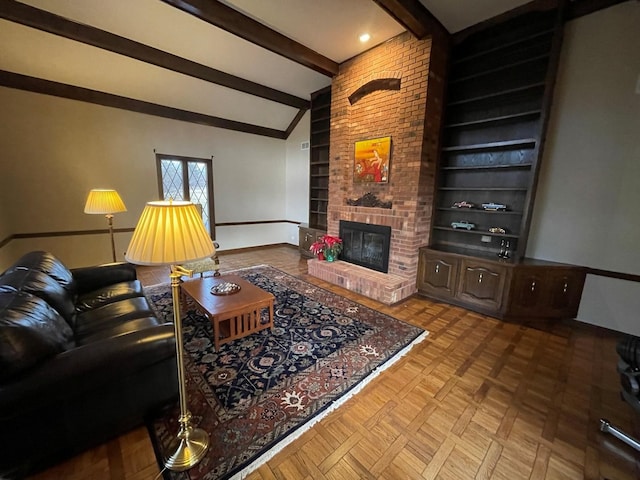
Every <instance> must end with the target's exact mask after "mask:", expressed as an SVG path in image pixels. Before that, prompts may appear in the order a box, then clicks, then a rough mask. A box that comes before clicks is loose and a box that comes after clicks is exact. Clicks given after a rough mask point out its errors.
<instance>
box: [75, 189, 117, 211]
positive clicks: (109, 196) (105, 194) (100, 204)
mask: <svg viewBox="0 0 640 480" xmlns="http://www.w3.org/2000/svg"><path fill="white" fill-rule="evenodd" d="M126 211H127V207H125V205H124V202H123V201H122V198H120V195H118V192H116V191H115V190H108V189H102V188H95V189H93V190H91V191H90V192H89V195H88V196H87V203H86V204H85V205H84V213H101V214H103V215H107V214H111V213H119V212H126Z"/></svg>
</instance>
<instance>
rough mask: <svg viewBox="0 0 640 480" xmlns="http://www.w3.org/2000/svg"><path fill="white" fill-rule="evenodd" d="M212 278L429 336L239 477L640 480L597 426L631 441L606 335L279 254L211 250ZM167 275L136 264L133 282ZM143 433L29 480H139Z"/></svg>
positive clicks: (639, 472) (150, 475) (628, 456)
mask: <svg viewBox="0 0 640 480" xmlns="http://www.w3.org/2000/svg"><path fill="white" fill-rule="evenodd" d="M220 257H221V258H220V261H221V270H222V272H224V271H229V270H233V269H235V268H241V267H245V266H251V265H257V264H264V263H268V264H271V265H273V266H275V267H277V268H280V269H281V270H284V271H286V272H288V273H291V274H293V275H297V276H300V277H301V278H304V279H305V280H307V281H309V282H311V283H314V284H317V285H319V286H321V287H324V288H327V289H329V290H332V291H334V292H336V293H339V294H341V295H344V296H346V297H349V298H352V299H354V300H357V301H359V302H360V303H363V304H365V305H367V306H369V307H372V308H375V309H378V310H380V311H381V312H384V313H386V314H389V315H392V316H394V317H396V318H399V319H401V320H404V321H406V322H409V323H413V324H415V325H419V326H421V327H423V328H425V329H427V330H429V332H430V335H429V337H428V338H427V339H426V340H425V341H424V342H422V343H421V344H419V345H417V346H415V347H414V348H413V349H412V350H411V351H410V352H409V354H408V355H406V356H405V357H404V358H403V359H401V360H400V361H399V362H397V363H396V364H395V365H393V366H392V367H391V368H389V369H388V370H387V371H385V372H383V373H382V374H381V375H380V376H379V377H378V378H377V379H375V380H374V381H373V382H372V383H371V384H369V385H368V386H367V387H366V388H365V389H363V390H362V391H361V392H360V393H359V394H357V395H356V396H354V397H353V398H352V399H350V400H349V401H348V402H347V403H346V404H345V405H343V406H342V407H340V408H339V409H337V410H336V411H335V412H333V413H332V414H330V415H329V416H328V417H326V418H325V419H324V420H323V421H321V422H319V423H318V424H316V425H315V426H314V427H313V428H312V429H310V430H309V431H307V432H306V433H304V434H303V435H302V436H301V437H300V438H299V439H297V440H296V441H295V442H293V443H292V444H291V445H289V446H288V447H286V448H285V449H284V450H283V451H282V452H280V453H279V454H278V455H277V456H275V457H274V458H273V459H272V460H270V461H269V462H268V463H267V464H265V465H263V466H262V467H260V468H259V469H258V470H256V471H255V472H253V473H252V474H251V475H249V476H248V477H247V478H248V479H250V480H273V479H316V480H322V479H327V480H338V479H340V480H342V479H360V478H361V479H430V478H439V479H456V480H458V479H478V480H483V479H505V480H518V479H583V478H584V479H589V480H592V479H593V480H595V479H605V478H606V479H610V480H627V479H636V478H640V461H639V459H640V456H639V454H638V453H636V452H635V451H633V450H632V449H631V448H630V447H628V446H626V445H625V444H623V443H622V442H620V441H619V440H617V439H616V438H614V437H612V436H609V435H605V434H602V433H601V432H600V431H599V430H598V421H599V419H600V418H601V417H604V418H607V419H609V420H610V421H611V422H612V423H613V424H615V425H616V426H618V427H619V428H622V429H623V430H626V431H628V432H632V427H633V425H634V421H635V419H634V418H633V414H632V411H631V408H630V407H629V406H628V405H627V404H626V403H625V402H623V401H622V400H620V397H619V391H620V383H619V379H618V375H617V373H616V370H615V368H616V362H617V356H616V353H615V342H616V340H617V337H618V334H616V333H615V332H611V331H607V330H604V329H600V328H596V327H593V326H590V325H585V324H581V323H578V322H575V321H567V322H560V323H553V324H551V323H541V324H539V325H535V326H524V325H519V324H511V323H506V322H502V321H499V320H496V319H493V318H489V317H485V316H483V315H480V314H477V313H473V312H469V311H467V310H464V309H462V308H458V307H453V306H450V305H446V304H441V303H435V302H432V301H429V300H428V299H425V298H422V297H419V296H415V297H412V298H409V299H407V300H405V301H403V302H401V303H399V304H397V305H393V306H384V305H382V304H380V303H378V302H375V301H373V300H370V299H367V298H365V297H362V296H360V295H357V294H354V293H351V292H348V291H345V290H344V289H342V288H339V287H336V286H333V285H330V284H328V283H325V282H322V281H320V280H318V279H316V278H314V277H309V276H308V275H307V273H306V272H307V270H306V261H305V260H302V259H300V257H299V255H298V252H297V250H296V249H294V248H292V247H289V246H278V247H267V248H260V249H251V250H246V251H242V252H239V253H224V252H223V253H221V254H220ZM167 275H168V271H166V269H152V268H148V267H146V268H141V269H140V279H141V280H142V281H143V282H144V283H145V284H146V285H151V284H157V283H166V282H167V281H168V277H167ZM159 473H160V470H159V468H158V466H157V465H156V463H155V458H154V454H153V451H152V447H151V444H150V441H149V438H148V435H147V432H146V430H145V428H144V427H141V428H139V429H137V430H134V431H132V432H130V433H129V434H127V435H123V436H121V437H119V438H116V439H114V440H112V441H111V442H109V443H107V444H105V445H102V446H100V447H98V448H96V449H93V450H90V451H88V452H86V453H84V454H82V455H79V456H78V457H76V458H73V459H71V460H70V461H68V462H65V463H63V464H61V465H59V466H57V467H54V468H51V469H50V470H47V471H45V472H42V473H41V474H39V475H37V476H35V477H34V478H36V479H39V480H45V479H67V480H75V479H86V478H93V479H105V480H107V479H110V480H147V479H149V480H151V479H154V478H156V477H157V476H158V475H159Z"/></svg>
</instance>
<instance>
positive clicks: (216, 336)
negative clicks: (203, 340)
mask: <svg viewBox="0 0 640 480" xmlns="http://www.w3.org/2000/svg"><path fill="white" fill-rule="evenodd" d="M211 323H212V324H213V346H214V350H215V351H216V352H217V351H218V350H220V319H219V318H218V317H211Z"/></svg>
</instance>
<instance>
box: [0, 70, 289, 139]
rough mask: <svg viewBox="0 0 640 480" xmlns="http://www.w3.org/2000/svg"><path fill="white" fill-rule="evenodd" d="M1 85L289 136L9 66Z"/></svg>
mask: <svg viewBox="0 0 640 480" xmlns="http://www.w3.org/2000/svg"><path fill="white" fill-rule="evenodd" d="M0 86H3V87H8V88H15V89H18V90H25V91H27V92H35V93H42V94H45V95H52V96H54V97H61V98H68V99H71V100H78V101H81V102H87V103H93V104H95V105H102V106H104V107H112V108H119V109H121V110H128V111H130V112H137V113H144V114H146V115H153V116H156V117H163V118H170V119H172V120H180V121H183V122H189V123H196V124H198V125H207V126H209V127H217V128H224V129H226V130H235V131H236V132H244V133H251V134H254V135H262V136H265V137H271V138H279V139H281V140H284V139H286V138H287V132H286V131H284V130H276V129H275V128H267V127H262V126H260V125H253V124H250V123H243V122H237V121H234V120H228V119H226V118H220V117H215V116H212V115H205V114H203V113H197V112H191V111H188V110H181V109H179V108H173V107H167V106H166V105H158V104H157V103H151V102H145V101H142V100H136V99H134V98H129V97H123V96H120V95H114V94H112V93H106V92H100V91H98V90H91V89H89V88H84V87H78V86H76V85H69V84H66V83H60V82H54V81H51V80H45V79H42V78H36V77H31V76H28V75H22V74H19V73H14V72H8V71H6V70H0Z"/></svg>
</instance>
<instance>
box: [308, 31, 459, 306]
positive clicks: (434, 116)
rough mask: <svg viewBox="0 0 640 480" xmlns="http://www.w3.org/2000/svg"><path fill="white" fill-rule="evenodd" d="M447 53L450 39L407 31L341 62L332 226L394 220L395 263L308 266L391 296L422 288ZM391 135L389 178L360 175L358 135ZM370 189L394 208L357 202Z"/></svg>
mask: <svg viewBox="0 0 640 480" xmlns="http://www.w3.org/2000/svg"><path fill="white" fill-rule="evenodd" d="M446 57H447V49H446V45H445V43H444V41H441V40H439V39H435V38H434V39H433V41H432V39H431V38H427V39H424V40H418V39H415V38H414V37H413V36H411V35H410V34H409V33H407V32H405V33H403V34H401V35H398V36H397V37H395V38H393V39H391V40H389V41H387V42H385V43H384V44H382V45H380V46H378V47H375V48H373V49H371V50H369V51H367V52H365V53H363V54H362V55H359V56H357V57H355V58H353V59H351V60H348V61H347V62H344V63H343V64H341V65H340V71H339V73H338V74H337V75H336V77H334V79H333V82H332V87H331V140H330V150H329V157H330V165H329V174H330V182H329V206H328V233H329V234H331V235H338V233H339V223H340V220H347V221H351V222H362V223H368V224H374V225H383V226H389V227H391V245H390V252H389V270H388V273H382V272H377V271H374V270H370V269H368V268H364V267H360V266H357V265H353V264H347V263H345V262H341V261H338V262H326V261H318V260H316V259H311V260H309V262H308V265H309V274H311V275H314V276H316V277H318V278H321V279H323V280H325V281H328V282H331V283H334V284H337V285H341V286H343V287H345V288H347V289H349V290H352V291H355V292H358V293H361V294H363V295H366V296H368V297H370V298H373V299H375V300H378V301H381V302H383V303H385V304H392V303H396V302H398V301H400V300H402V299H404V298H406V297H408V296H410V295H412V294H413V293H415V291H416V287H415V285H416V276H417V270H418V248H419V247H421V246H424V245H427V244H428V241H429V231H430V226H431V216H432V215H431V209H432V206H433V194H434V189H435V184H434V182H435V169H436V163H437V162H436V160H437V152H438V144H439V135H440V125H441V114H442V98H443V90H444V72H445V68H446ZM398 84H399V89H398ZM385 85H387V86H389V88H385ZM363 87H364V88H363ZM363 91H364V92H365V93H364V94H363V93H362V92H363ZM369 92H370V93H369ZM350 97H351V98H350ZM354 98H355V99H356V100H355V101H354ZM385 136H391V142H392V146H391V158H390V162H389V179H388V182H387V183H364V184H363V183H354V176H353V168H354V166H353V164H354V144H355V142H356V141H359V140H365V139H371V138H377V137H385ZM367 194H370V195H371V196H373V197H375V198H377V199H379V200H380V201H381V203H382V204H386V205H385V206H387V205H390V206H391V208H383V207H379V206H373V207H368V206H361V205H358V204H357V202H354V199H358V198H361V197H363V196H366V195H367Z"/></svg>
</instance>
